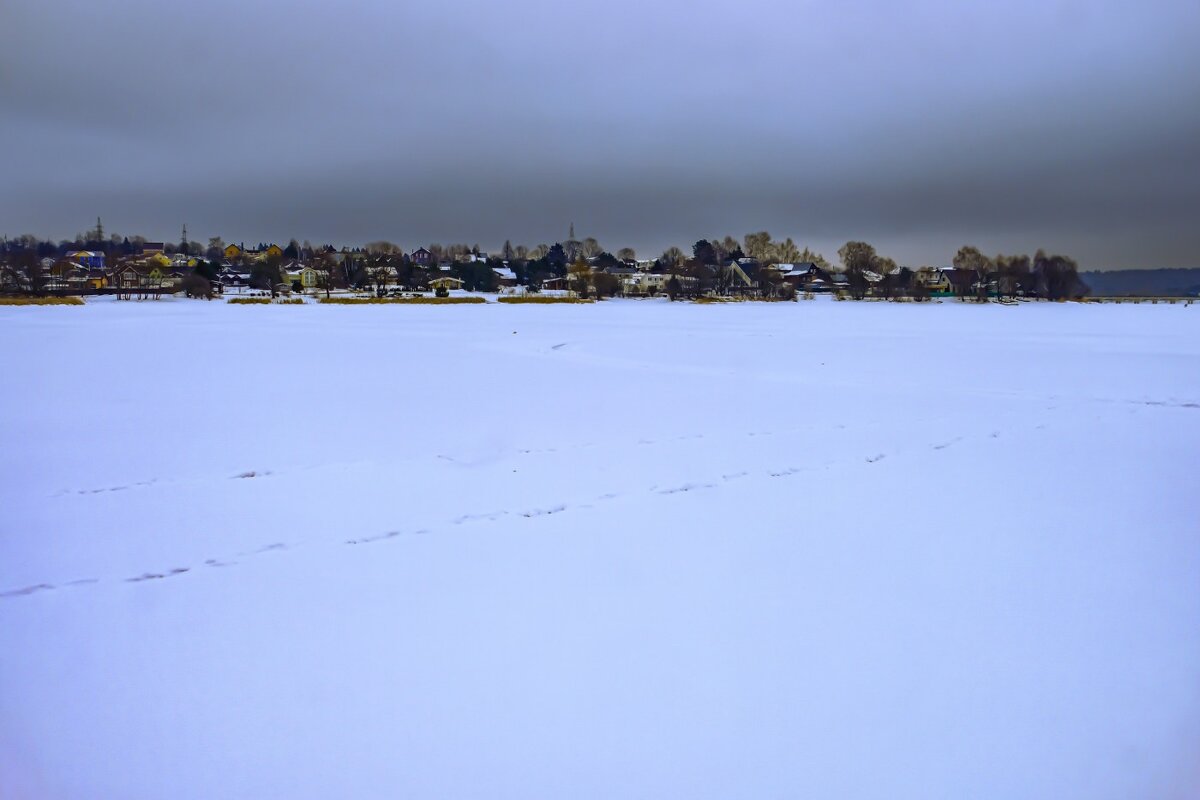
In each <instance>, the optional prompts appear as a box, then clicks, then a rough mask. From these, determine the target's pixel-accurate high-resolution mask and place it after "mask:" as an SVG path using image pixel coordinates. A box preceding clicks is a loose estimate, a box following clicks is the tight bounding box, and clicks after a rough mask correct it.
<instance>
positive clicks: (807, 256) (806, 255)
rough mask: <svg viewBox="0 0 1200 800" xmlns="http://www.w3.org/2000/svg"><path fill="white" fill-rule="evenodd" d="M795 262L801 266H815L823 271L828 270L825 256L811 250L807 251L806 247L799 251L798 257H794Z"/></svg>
mask: <svg viewBox="0 0 1200 800" xmlns="http://www.w3.org/2000/svg"><path fill="white" fill-rule="evenodd" d="M796 260H797V261H799V262H800V263H801V264H804V263H809V264H816V265H817V266H818V267H820V268H821V269H823V270H826V271H828V270H829V262H828V261H826V260H825V256H823V255H821V254H820V253H818V252H815V251H813V250H809V249H808V248H807V247H806V248H804V249H803V250H801V251H800V255H799V256H797V257H796Z"/></svg>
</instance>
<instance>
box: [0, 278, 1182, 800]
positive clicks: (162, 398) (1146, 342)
mask: <svg viewBox="0 0 1200 800" xmlns="http://www.w3.org/2000/svg"><path fill="white" fill-rule="evenodd" d="M0 336H2V337H3V343H4V345H3V347H2V348H0V411H2V412H3V413H2V415H0V452H2V453H3V459H2V461H0V797H3V798H22V799H24V798H38V799H39V800H41V799H42V798H54V799H55V800H58V799H59V798H72V799H73V798H132V799H138V800H140V799H142V798H146V799H149V798H154V799H155V800H157V799H159V798H168V797H169V798H256V799H258V800H261V799H262V798H289V799H290V800H296V799H297V798H332V797H348V798H350V797H352V798H397V797H406V798H552V797H570V798H623V797H644V798H733V797H738V798H766V797H813V798H872V799H874V798H878V799H879V800H896V799H897V798H914V799H916V798H920V799H921V800H925V799H927V798H997V799H1000V798H1003V799H1004V800H1010V799H1011V798H1021V799H1022V800H1037V799H1040V798H1045V800H1064V799H1070V798H1080V799H1081V800H1082V799H1084V798H1086V799H1087V800H1097V799H1098V798H1099V799H1104V798H1167V799H1169V800H1184V799H1185V798H1196V797H1198V796H1200V766H1197V765H1198V764H1200V502H1198V493H1197V479H1198V476H1200V469H1198V468H1200V307H1198V306H1192V307H1187V308H1185V307H1183V306H1147V305H1141V306H1128V305H1123V306H1094V305H1092V306H1087V305H1074V304H1071V305H1046V304H1039V305H1022V306H1020V307H1016V308H1010V307H1003V306H998V305H991V306H986V307H975V306H967V305H959V304H956V303H947V304H942V305H933V306H914V305H885V304H879V303H870V304H856V303H834V302H828V301H818V302H810V303H797V304H783V303H781V304H770V305H764V304H737V305H728V306H695V305H690V304H671V303H667V302H665V301H663V302H657V301H647V302H636V301H624V302H623V301H615V302H607V303H602V304H598V305H594V306H562V307H542V306H499V305H488V306H462V307H428V306H411V307H388V306H374V307H328V306H303V307H288V306H271V307H254V306H249V307H239V306H228V305H220V304H217V303H204V302H198V301H197V302H188V301H182V300H179V301H162V302H143V303H118V302H113V301H98V302H93V303H91V304H89V305H88V306H85V307H83V308H70V307H66V308H55V307H48V308H0Z"/></svg>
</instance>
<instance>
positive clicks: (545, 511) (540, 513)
mask: <svg viewBox="0 0 1200 800" xmlns="http://www.w3.org/2000/svg"><path fill="white" fill-rule="evenodd" d="M566 510H567V507H566V506H565V505H561V504H560V505H557V506H553V507H551V508H535V509H533V510H532V511H526V512H524V513H522V514H521V516H523V517H544V516H547V515H549V514H559V513H561V512H563V511H566Z"/></svg>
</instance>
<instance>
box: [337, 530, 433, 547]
mask: <svg viewBox="0 0 1200 800" xmlns="http://www.w3.org/2000/svg"><path fill="white" fill-rule="evenodd" d="M425 533H429V531H428V529H426V528H422V529H421V530H419V531H409V535H411V536H420V535H422V534H425ZM403 535H404V532H403V531H388V532H387V533H381V534H379V535H378V536H364V537H362V538H361V539H347V540H346V544H371V543H372V542H382V541H385V540H387V539H395V538H396V537H398V536H403Z"/></svg>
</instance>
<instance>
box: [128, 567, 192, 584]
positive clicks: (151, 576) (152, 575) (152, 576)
mask: <svg viewBox="0 0 1200 800" xmlns="http://www.w3.org/2000/svg"><path fill="white" fill-rule="evenodd" d="M190 571H191V568H190V567H175V569H172V570H168V571H167V572H143V573H142V574H141V575H138V576H136V577H133V578H126V579H125V582H126V583H141V582H142V581H157V580H161V579H163V578H173V577H174V576H176V575H182V574H183V573H185V572H190Z"/></svg>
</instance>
